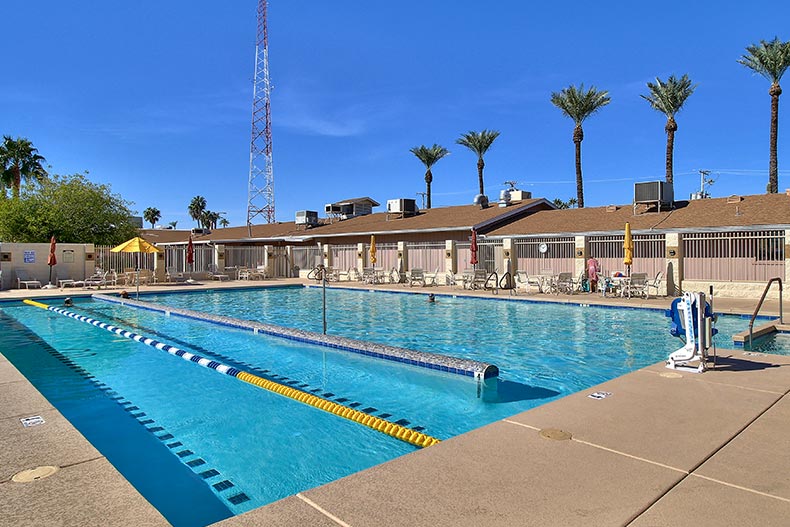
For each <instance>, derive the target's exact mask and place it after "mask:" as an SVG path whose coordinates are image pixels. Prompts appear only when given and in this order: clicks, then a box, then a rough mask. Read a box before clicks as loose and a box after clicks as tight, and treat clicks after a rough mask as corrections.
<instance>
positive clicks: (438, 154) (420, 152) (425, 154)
mask: <svg viewBox="0 0 790 527" xmlns="http://www.w3.org/2000/svg"><path fill="white" fill-rule="evenodd" d="M409 152H411V153H412V154H414V155H415V156H417V159H419V160H420V161H422V164H423V165H425V168H426V170H425V194H426V196H427V205H428V208H429V209H430V208H431V182H432V181H433V174H432V173H431V167H432V166H433V165H434V163H436V162H437V161H439V160H440V159H441V158H443V157H444V156H446V155H447V154H449V153H450V151H449V150H447V149H446V148H445V147H443V146H439V145H437V144H436V143H434V145H433V146H432V147H430V148H428V147H427V146H425V145H421V146H415V147H414V148H412V149H411V150H409Z"/></svg>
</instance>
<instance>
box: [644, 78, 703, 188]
mask: <svg viewBox="0 0 790 527" xmlns="http://www.w3.org/2000/svg"><path fill="white" fill-rule="evenodd" d="M696 87H697V85H696V84H695V85H694V86H692V85H691V79H689V76H688V75H685V74H684V75H683V76H682V77H681V78H679V79H678V78H677V77H675V76H674V75H670V76H669V78H668V79H667V81H666V82H663V81H662V80H661V79H659V78H658V77H656V83H655V84H653V83H652V82H648V83H647V89H648V90H650V95H642V96H641V97H642V98H643V99H644V100H646V101H647V102H649V103H650V106H652V107H653V109H654V110H656V111H659V112H661V113H663V114H664V115H666V116H667V124H666V126H665V127H664V131H666V133H667V183H672V156H673V153H674V149H675V132H676V131H677V129H678V123H676V122H675V114H676V113H678V112H679V111H680V109H681V108H682V107H683V103H685V102H686V99H688V97H689V95H691V94H692V93H694V89H695V88H696Z"/></svg>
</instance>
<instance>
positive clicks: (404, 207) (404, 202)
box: [387, 198, 417, 214]
mask: <svg viewBox="0 0 790 527" xmlns="http://www.w3.org/2000/svg"><path fill="white" fill-rule="evenodd" d="M387 212H394V213H400V214H417V202H416V201H415V200H413V199H408V198H401V199H388V200H387Z"/></svg>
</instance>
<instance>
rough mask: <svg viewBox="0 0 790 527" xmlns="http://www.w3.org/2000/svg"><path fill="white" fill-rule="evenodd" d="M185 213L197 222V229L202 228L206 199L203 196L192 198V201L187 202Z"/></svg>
mask: <svg viewBox="0 0 790 527" xmlns="http://www.w3.org/2000/svg"><path fill="white" fill-rule="evenodd" d="M187 211H188V212H189V217H190V218H192V219H193V220H195V221H196V222H197V224H198V227H202V226H203V213H205V212H206V198H204V197H203V196H195V197H194V198H192V201H190V202H189V208H188V209H187Z"/></svg>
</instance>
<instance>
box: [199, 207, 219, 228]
mask: <svg viewBox="0 0 790 527" xmlns="http://www.w3.org/2000/svg"><path fill="white" fill-rule="evenodd" d="M219 218H220V213H219V212H212V211H210V210H207V211H205V212H203V216H202V217H201V221H200V222H201V223H202V224H203V226H204V227H205V228H207V229H216V228H217V221H219Z"/></svg>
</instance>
